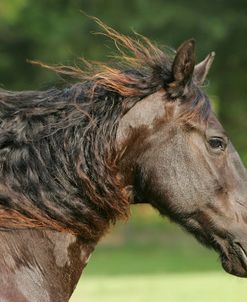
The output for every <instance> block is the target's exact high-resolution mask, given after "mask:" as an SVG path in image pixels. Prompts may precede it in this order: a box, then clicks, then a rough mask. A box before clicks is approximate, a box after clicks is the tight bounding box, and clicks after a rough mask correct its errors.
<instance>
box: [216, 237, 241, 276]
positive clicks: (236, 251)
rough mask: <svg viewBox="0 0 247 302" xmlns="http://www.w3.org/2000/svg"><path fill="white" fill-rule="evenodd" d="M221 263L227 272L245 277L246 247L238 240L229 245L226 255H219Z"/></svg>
mask: <svg viewBox="0 0 247 302" xmlns="http://www.w3.org/2000/svg"><path fill="white" fill-rule="evenodd" d="M221 263H222V266H223V268H224V270H225V271H226V272H227V273H229V274H231V275H234V276H237V277H243V278H247V249H246V248H244V247H243V245H242V244H240V243H239V242H235V243H233V244H232V245H231V247H230V248H229V249H228V253H227V255H225V254H222V255H221Z"/></svg>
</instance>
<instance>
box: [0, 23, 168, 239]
mask: <svg viewBox="0 0 247 302" xmlns="http://www.w3.org/2000/svg"><path fill="white" fill-rule="evenodd" d="M95 20H96V22H97V23H98V24H99V25H100V26H101V27H102V28H103V29H104V30H105V34H106V35H107V36H109V37H110V38H112V39H113V40H114V41H115V44H116V46H117V48H118V50H119V51H120V53H121V55H122V56H121V58H122V59H121V64H118V66H110V65H106V64H101V63H98V62H95V63H88V62H86V61H84V62H85V65H86V66H87V68H85V69H84V70H82V69H81V68H79V67H76V66H63V65H62V66H61V65H47V64H44V63H41V62H33V63H34V64H38V65H41V66H42V67H45V68H48V69H50V70H52V71H55V72H57V73H59V74H62V75H67V76H70V77H72V78H76V79H77V81H79V83H77V84H75V85H72V86H71V87H69V88H65V89H50V90H47V91H26V92H8V91H0V178H1V181H0V227H1V228H3V229H6V228H52V229H54V230H58V231H66V232H71V233H73V234H76V235H79V236H81V237H82V238H83V239H84V240H88V241H95V240H98V239H99V238H100V237H101V236H102V234H103V233H104V232H105V230H106V229H107V228H108V226H109V224H110V223H115V222H116V220H118V219H126V218H127V217H128V216H129V196H128V192H127V191H126V190H125V188H124V187H123V185H122V183H121V179H120V176H119V174H118V169H117V164H116V163H117V161H118V158H119V156H120V154H119V152H118V150H117V146H116V144H115V137H116V131H117V127H118V123H119V120H120V119H121V117H122V116H123V115H124V114H125V113H126V111H127V110H129V109H130V108H131V107H132V106H133V105H134V104H135V103H136V102H138V101H139V100H140V99H142V98H143V97H145V96H147V95H150V94H151V93H153V92H155V91H157V90H159V89H160V88H161V87H163V86H164V85H165V84H167V83H169V82H170V81H171V80H172V75H171V56H170V55H168V54H166V53H165V52H163V51H161V50H160V49H159V48H157V47H156V46H155V45H154V44H152V43H151V42H150V41H149V40H148V39H147V38H145V37H142V36H139V35H137V38H136V39H133V38H130V37H127V36H124V35H122V34H119V33H117V32H116V31H115V30H113V29H111V28H110V27H108V26H106V25H105V24H103V23H102V22H101V21H100V20H98V19H95ZM126 52H127V54H126ZM130 54H132V56H130Z"/></svg>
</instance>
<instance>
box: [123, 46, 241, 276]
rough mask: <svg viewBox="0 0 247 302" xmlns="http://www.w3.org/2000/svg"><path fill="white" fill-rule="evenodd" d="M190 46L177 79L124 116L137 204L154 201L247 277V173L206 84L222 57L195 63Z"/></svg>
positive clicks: (127, 174) (178, 60)
mask: <svg viewBox="0 0 247 302" xmlns="http://www.w3.org/2000/svg"><path fill="white" fill-rule="evenodd" d="M194 44H195V43H194V41H193V40H189V41H186V42H185V43H183V44H182V45H181V46H180V47H179V49H178V50H177V52H176V56H175V58H174V60H173V62H172V64H171V73H172V76H171V77H170V80H169V81H167V82H165V81H164V85H163V87H161V88H160V89H159V90H158V91H156V92H155V93H153V94H151V95H149V96H147V97H145V98H143V99H142V100H141V101H140V102H138V103H137V104H136V105H135V106H133V107H132V108H131V109H130V110H129V111H128V112H127V113H126V114H125V115H124V116H123V118H122V119H121V121H120V124H119V128H118V132H117V141H118V145H119V147H120V148H121V149H122V150H123V155H122V157H121V160H120V163H119V164H120V166H121V169H122V175H123V178H124V182H125V184H126V186H128V190H130V188H131V194H132V202H133V203H143V202H147V203H150V204H151V205H152V206H153V207H155V208H156V209H158V210H159V212H160V213H161V214H162V215H167V216H169V217H170V218H171V219H172V220H174V221H175V222H177V223H179V224H180V225H181V226H182V227H184V228H185V229H186V230H188V231H189V232H190V233H192V234H193V235H194V236H195V237H196V238H197V239H198V240H199V241H200V242H202V243H203V244H205V245H207V246H209V247H212V248H214V249H215V250H216V251H218V252H219V254H220V257H221V261H222V265H223V267H224V269H225V270H226V271H227V272H229V273H231V274H234V275H237V276H241V277H247V173H246V169H245V167H244V165H243V164H242V162H241V160H240V158H239V155H238V153H237V151H236V150H235V148H234V146H233V145H232V143H231V142H230V140H229V138H228V136H227V134H226V133H225V131H224V128H223V127H222V125H221V124H220V122H219V121H218V119H217V117H216V115H215V114H214V113H213V111H212V110H211V106H210V101H209V99H208V96H207V95H206V94H205V93H204V92H203V90H202V88H201V87H200V86H201V85H202V84H203V82H204V80H205V78H206V75H207V72H208V70H209V68H210V65H211V63H212V61H213V58H214V53H211V54H209V55H208V56H207V57H206V59H205V60H204V61H202V62H201V63H199V64H197V65H195V55H194Z"/></svg>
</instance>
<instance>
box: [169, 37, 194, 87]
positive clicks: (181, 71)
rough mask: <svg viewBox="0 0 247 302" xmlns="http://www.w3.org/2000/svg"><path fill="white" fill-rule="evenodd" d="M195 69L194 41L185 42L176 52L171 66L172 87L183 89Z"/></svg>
mask: <svg viewBox="0 0 247 302" xmlns="http://www.w3.org/2000/svg"><path fill="white" fill-rule="evenodd" d="M194 67H195V40H193V39H191V40H188V41H185V42H184V43H183V44H182V45H181V46H180V47H179V48H178V50H177V53H176V56H175V59H174V61H173V64H172V76H173V82H172V85H171V86H173V87H174V88H175V87H180V88H185V87H186V86H187V84H188V83H189V82H190V81H191V79H192V76H193V71H194Z"/></svg>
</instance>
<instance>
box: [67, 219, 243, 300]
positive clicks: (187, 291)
mask: <svg viewBox="0 0 247 302" xmlns="http://www.w3.org/2000/svg"><path fill="white" fill-rule="evenodd" d="M246 299H247V281H246V280H245V279H240V278H236V277H234V276H230V275H228V274H226V273H225V272H224V271H223V269H222V268H221V264H220V261H219V260H218V255H217V254H216V253H215V252H214V251H210V250H207V249H205V247H202V246H200V245H199V244H198V243H197V242H196V241H195V240H194V239H193V238H192V236H189V235H187V234H184V232H182V231H181V230H180V229H179V228H177V227H176V226H174V224H168V223H165V224H164V221H163V220H161V219H155V220H154V221H151V220H150V221H148V220H145V221H144V219H141V218H140V219H139V218H138V217H135V220H134V221H133V220H132V222H130V223H129V224H128V225H125V226H123V225H119V226H118V227H117V229H116V230H115V231H114V232H113V233H112V234H111V236H110V237H108V238H106V240H105V241H104V242H103V244H101V245H99V246H98V247H97V249H96V251H95V252H94V254H93V255H92V257H91V259H90V262H89V264H88V266H87V267H86V269H85V270H84V273H83V277H82V278H81V280H80V282H79V284H78V286H77V288H76V290H75V292H74V294H73V296H72V298H71V300H70V301H71V302H81V301H82V302H106V301H107V302H159V301H160V302H161V301H162V302H163V301H167V302H180V301H181V302H186V301H188V302H228V301H229V302H230V301H231V302H232V301H234V302H243V301H246Z"/></svg>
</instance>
